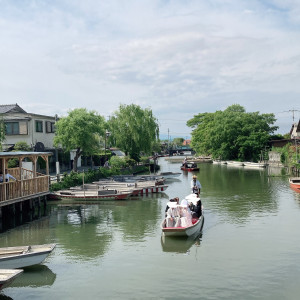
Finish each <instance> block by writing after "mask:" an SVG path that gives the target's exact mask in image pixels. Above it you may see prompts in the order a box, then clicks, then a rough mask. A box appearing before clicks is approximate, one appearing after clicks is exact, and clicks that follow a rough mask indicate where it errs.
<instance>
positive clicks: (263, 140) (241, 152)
mask: <svg viewBox="0 0 300 300" xmlns="http://www.w3.org/2000/svg"><path fill="white" fill-rule="evenodd" d="M275 121H276V119H275V117H274V114H259V112H251V113H247V112H246V111H245V109H244V108H243V107H242V106H240V105H238V104H235V105H232V106H229V107H228V108H227V109H225V110H224V111H216V112H215V113H201V114H198V115H196V116H194V118H192V119H191V120H189V121H188V122H187V125H188V126H190V127H192V128H194V130H193V132H192V147H193V148H194V149H195V150H196V151H197V152H198V153H200V154H206V155H207V154H208V155H212V157H213V158H221V159H238V160H252V161H257V160H258V159H259V156H260V153H261V150H262V149H263V148H264V147H265V146H266V144H267V142H268V140H269V138H270V135H271V134H273V133H274V131H275V130H277V128H278V127H277V126H271V125H273V124H274V122H275Z"/></svg>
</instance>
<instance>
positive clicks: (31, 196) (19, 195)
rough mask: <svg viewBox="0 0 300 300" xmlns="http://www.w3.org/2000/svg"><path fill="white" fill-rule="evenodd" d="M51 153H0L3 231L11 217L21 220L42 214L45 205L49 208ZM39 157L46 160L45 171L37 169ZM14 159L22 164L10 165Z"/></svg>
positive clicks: (1, 222) (0, 226)
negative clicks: (47, 201) (47, 202)
mask: <svg viewBox="0 0 300 300" xmlns="http://www.w3.org/2000/svg"><path fill="white" fill-rule="evenodd" d="M50 155H52V153H50V152H0V174H1V178H2V180H1V182H0V231H1V229H2V226H3V222H4V221H5V220H6V219H7V217H9V218H14V219H18V220H19V219H22V216H23V214H31V215H33V214H34V213H35V211H36V210H37V211H38V214H41V208H42V207H44V208H45V207H46V199H47V195H48V194H49V186H50V176H49V164H48V160H49V156H50ZM38 158H42V159H43V160H44V161H45V164H46V170H45V174H42V173H39V172H37V161H38ZM12 159H13V160H17V162H18V163H17V165H18V167H14V168H8V162H9V160H12ZM25 166H26V167H25ZM7 174H9V175H10V176H9V178H7Z"/></svg>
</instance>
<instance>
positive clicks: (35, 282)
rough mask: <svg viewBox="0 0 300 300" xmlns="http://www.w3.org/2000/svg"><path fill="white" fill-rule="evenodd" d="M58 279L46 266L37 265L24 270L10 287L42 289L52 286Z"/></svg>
mask: <svg viewBox="0 0 300 300" xmlns="http://www.w3.org/2000/svg"><path fill="white" fill-rule="evenodd" d="M55 279H56V274H55V273H53V272H52V271H51V270H50V269H49V268H48V267H47V266H45V265H35V266H32V267H28V268H24V272H23V273H22V274H21V275H20V276H18V277H17V278H16V279H15V280H14V281H13V282H12V284H11V285H10V287H40V286H51V285H52V284H53V283H54V281H55Z"/></svg>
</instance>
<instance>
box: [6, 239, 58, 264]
mask: <svg viewBox="0 0 300 300" xmlns="http://www.w3.org/2000/svg"><path fill="white" fill-rule="evenodd" d="M55 246H56V244H45V245H32V246H18V247H6V248H0V269H18V268H24V267H28V266H32V265H37V264H40V263H42V262H43V261H44V260H45V259H46V257H47V256H48V255H49V254H50V253H51V252H52V251H53V249H54V248H55Z"/></svg>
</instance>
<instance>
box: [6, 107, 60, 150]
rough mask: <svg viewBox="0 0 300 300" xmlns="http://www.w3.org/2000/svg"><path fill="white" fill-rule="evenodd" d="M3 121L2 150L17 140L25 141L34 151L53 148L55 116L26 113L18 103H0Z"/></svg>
mask: <svg viewBox="0 0 300 300" xmlns="http://www.w3.org/2000/svg"><path fill="white" fill-rule="evenodd" d="M1 117H2V118H3V121H4V123H5V131H6V132H5V140H4V142H3V143H2V148H3V150H6V149H9V148H10V147H12V146H14V145H15V144H16V143H17V142H26V143H27V144H28V145H30V146H31V148H32V149H34V150H35V151H46V150H51V149H54V146H53V138H54V135H55V133H54V124H55V116H46V115H38V114H32V113H27V112H26V111H25V110H24V109H22V108H21V107H20V106H19V105H18V104H10V105H0V118H1Z"/></svg>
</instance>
